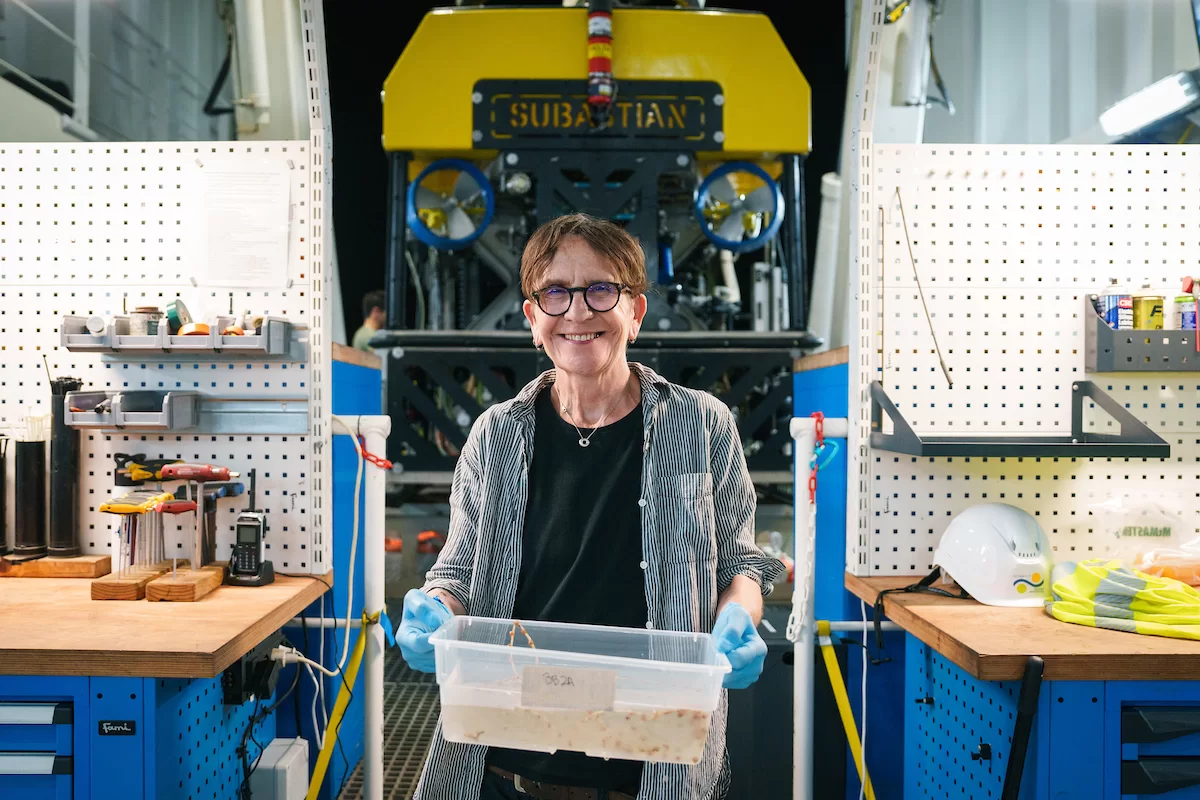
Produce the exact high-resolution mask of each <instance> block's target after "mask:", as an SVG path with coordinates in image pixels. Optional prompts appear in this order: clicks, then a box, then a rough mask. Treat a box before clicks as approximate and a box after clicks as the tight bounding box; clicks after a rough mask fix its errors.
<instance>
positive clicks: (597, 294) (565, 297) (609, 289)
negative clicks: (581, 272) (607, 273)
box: [533, 281, 629, 317]
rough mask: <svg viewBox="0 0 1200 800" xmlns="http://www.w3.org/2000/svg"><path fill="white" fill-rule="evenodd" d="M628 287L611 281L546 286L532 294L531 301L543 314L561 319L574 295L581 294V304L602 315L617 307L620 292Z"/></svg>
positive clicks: (569, 306) (568, 308) (568, 309)
mask: <svg viewBox="0 0 1200 800" xmlns="http://www.w3.org/2000/svg"><path fill="white" fill-rule="evenodd" d="M628 288H629V287H628V286H626V285H625V284H623V283H612V282H611V281H597V282H596V283H593V284H589V285H588V286H571V287H568V286H547V287H546V288H545V289H542V290H540V291H537V292H534V293H533V299H534V301H535V302H537V304H538V308H540V309H541V310H542V311H544V312H545V313H547V314H549V315H550V316H552V317H561V316H562V315H563V314H566V313H567V312H568V311H570V310H571V303H572V301H574V300H575V293H576V292H581V293H582V294H583V302H584V303H586V304H587V307H588V308H590V309H591V310H592V311H594V312H596V313H598V314H602V313H604V312H605V311H612V310H613V309H614V308H616V307H617V302H618V301H619V300H620V299H621V292H623V291H625V290H626V289H628Z"/></svg>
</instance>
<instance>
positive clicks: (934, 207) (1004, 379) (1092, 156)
mask: <svg viewBox="0 0 1200 800" xmlns="http://www.w3.org/2000/svg"><path fill="white" fill-rule="evenodd" d="M1193 150H1194V148H1192V149H1189V148H1186V147H1174V146H1167V147H1163V146H1157V147H1144V146H1143V147H1128V146H1126V147H1093V146H1084V147H1066V146H1053V145H1029V146H1021V145H1007V146H1005V145H883V146H877V147H876V148H875V149H874V151H873V153H872V156H873V158H872V159H871V165H870V169H871V171H872V173H873V175H874V177H875V182H874V186H873V187H872V191H873V198H874V199H873V203H874V205H875V214H874V216H873V217H872V218H871V219H865V218H864V221H863V225H862V227H863V228H864V229H865V228H866V227H867V226H868V225H870V224H873V226H874V228H873V229H874V232H875V235H874V237H872V241H873V243H874V244H876V245H878V246H879V252H878V253H877V254H876V256H875V258H873V259H872V260H871V261H870V262H869V263H867V262H864V263H865V265H866V266H867V269H866V270H865V271H864V274H863V281H862V283H863V286H862V289H863V290H864V291H863V296H862V297H860V304H859V310H860V318H859V322H860V328H859V330H860V341H859V342H858V344H859V348H860V351H859V352H860V355H861V361H860V366H861V367H862V368H861V369H860V370H859V385H858V390H859V397H860V398H864V399H865V398H866V395H865V391H866V388H867V385H868V383H869V382H870V381H871V380H881V381H882V382H883V384H884V386H885V388H886V390H887V392H888V394H889V396H890V397H891V398H892V400H893V401H894V402H895V403H896V406H897V408H898V410H899V411H900V412H901V413H902V414H903V415H904V416H905V418H906V419H907V420H908V422H909V423H910V424H911V425H912V427H913V429H914V430H915V431H917V432H918V433H920V434H959V435H980V436H1004V435H1013V436H1029V435H1060V436H1061V435H1064V434H1066V433H1068V432H1069V431H1070V427H1071V392H1072V388H1071V387H1072V382H1073V381H1076V380H1084V379H1086V380H1092V381H1094V382H1095V383H1097V384H1098V386H1099V387H1100V388H1101V389H1102V390H1104V391H1105V392H1106V393H1108V394H1109V395H1111V396H1112V397H1113V398H1114V399H1115V400H1117V401H1118V402H1119V403H1121V404H1122V405H1123V406H1124V407H1125V408H1127V409H1129V410H1130V411H1131V412H1132V413H1133V414H1134V415H1135V416H1136V417H1137V418H1138V419H1140V420H1142V421H1143V422H1144V423H1146V424H1147V425H1148V426H1149V427H1150V428H1152V429H1153V430H1154V431H1155V432H1156V433H1158V434H1159V435H1160V436H1162V437H1163V438H1164V439H1165V440H1166V441H1167V442H1168V443H1169V444H1170V445H1171V457H1170V458H1167V459H1111V458H1097V459H1085V458H1078V459H1070V458H1059V459H1053V458H1043V459H1037V458H1025V459H1015V458H969V459H968V458H932V459H931V458H913V457H911V456H907V455H898V454H895V453H889V452H884V451H876V450H867V451H866V452H867V453H868V457H867V459H866V460H867V465H866V466H867V468H868V471H869V475H868V477H867V480H866V481H865V487H864V488H866V489H867V491H866V493H865V503H862V506H863V508H862V510H863V511H864V512H865V514H864V515H863V517H861V518H860V519H865V521H866V522H867V526H866V527H867V531H866V532H867V534H868V539H869V546H868V552H867V554H866V555H867V558H866V559H865V561H864V560H862V559H859V560H858V561H857V563H855V561H853V560H851V559H849V558H848V562H847V563H848V565H849V567H850V568H851V569H855V570H856V571H858V572H859V573H861V574H880V573H893V574H922V573H925V572H927V571H928V570H929V569H930V568H931V567H932V558H933V550H934V548H935V546H936V544H937V542H938V540H939V538H940V536H941V534H942V532H943V531H944V529H945V527H946V525H947V523H948V522H949V521H950V519H951V518H952V517H953V516H954V515H955V514H956V513H958V512H959V511H961V510H963V509H965V508H966V507H968V506H970V505H973V504H975V503H979V502H988V501H1003V502H1011V503H1013V504H1014V505H1017V506H1019V507H1021V508H1024V509H1026V510H1028V511H1029V512H1030V513H1033V514H1035V515H1036V516H1037V517H1038V519H1039V521H1040V522H1041V524H1042V526H1043V528H1044V529H1045V530H1046V532H1047V534H1048V535H1049V537H1050V540H1051V544H1052V545H1053V547H1054V548H1055V550H1056V557H1058V558H1073V557H1087V556H1088V555H1090V554H1095V553H1098V552H1100V551H1102V548H1103V547H1104V546H1105V544H1106V541H1107V539H1106V538H1105V534H1104V533H1103V532H1102V530H1101V526H1100V525H1099V524H1097V522H1098V521H1097V516H1096V514H1095V513H1094V511H1095V508H1096V507H1097V506H1098V505H1099V504H1101V503H1103V502H1105V501H1107V500H1110V499H1112V498H1119V499H1121V500H1122V501H1125V502H1132V501H1147V500H1149V501H1157V502H1158V503H1160V504H1161V505H1162V506H1163V507H1165V508H1166V509H1170V510H1171V511H1172V513H1174V514H1175V515H1176V516H1177V517H1179V527H1180V528H1181V529H1183V530H1184V531H1185V532H1193V533H1195V534H1197V535H1200V506H1198V504H1197V503H1196V498H1197V497H1200V494H1198V493H1197V492H1196V490H1195V488H1194V486H1195V482H1196V481H1197V480H1200V438H1197V437H1198V436H1200V413H1198V412H1200V378H1197V377H1196V375H1195V374H1194V373H1187V372H1184V373H1138V374H1132V373H1106V374H1088V373H1087V372H1086V370H1085V366H1084V340H1085V333H1084V324H1085V320H1086V317H1085V310H1086V303H1087V296H1088V294H1089V293H1091V292H1093V291H1097V290H1099V289H1101V288H1102V287H1103V286H1105V285H1106V284H1107V283H1108V281H1109V279H1110V278H1116V279H1118V280H1119V281H1120V282H1121V283H1122V284H1123V285H1125V286H1132V287H1140V286H1142V285H1143V284H1147V283H1148V284H1151V285H1152V286H1155V287H1158V288H1163V289H1167V290H1169V289H1170V287H1177V286H1178V285H1179V281H1180V279H1181V278H1182V277H1183V276H1184V275H1187V274H1195V273H1197V272H1200V223H1198V222H1197V221H1196V220H1197V219H1200V213H1198V212H1200V196H1197V195H1196V193H1195V191H1190V190H1194V188H1195V186H1196V184H1197V180H1198V178H1200V156H1198V155H1197V154H1196V153H1195V152H1193ZM897 187H898V188H899V190H900V197H901V198H902V201H903V207H904V217H905V218H906V219H907V225H908V235H909V238H910V239H911V245H912V259H910V257H909V251H908V247H907V244H906V241H905V234H904V227H903V223H902V218H901V214H900V207H899V203H898V201H897V195H896V189H897ZM880 207H882V211H883V215H884V216H883V225H882V227H881V225H880V221H879V216H878V211H879V208H880ZM872 220H873V222H872ZM914 260H915V265H916V269H917V270H918V271H919V275H920V283H921V286H922V287H923V288H924V295H925V301H926V303H927V305H928V309H929V318H930V320H931V321H932V325H933V329H934V331H935V332H936V334H937V341H938V344H939V345H940V347H941V351H942V354H943V356H944V357H945V361H946V364H947V366H948V367H949V369H950V374H951V376H952V377H953V379H954V386H953V388H951V387H950V386H948V384H947V381H946V379H945V378H944V376H943V375H942V371H941V368H940V366H939V364H938V359H937V354H936V352H935V350H934V347H933V340H932V338H931V334H930V323H929V321H927V320H926V316H925V311H924V309H923V306H922V303H921V298H920V294H919V292H918V290H917V283H916V280H915V278H914V271H913V261H914ZM860 412H861V413H862V414H869V402H866V403H864V405H863V407H862V408H860ZM1084 427H1085V430H1090V431H1097V432H1109V431H1110V429H1111V428H1112V427H1113V423H1112V420H1111V419H1110V418H1109V417H1108V415H1107V414H1105V413H1104V412H1103V411H1100V410H1098V409H1096V408H1095V407H1094V404H1092V403H1090V402H1089V403H1085V413H1084ZM860 485H861V484H860Z"/></svg>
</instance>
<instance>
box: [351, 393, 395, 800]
mask: <svg viewBox="0 0 1200 800" xmlns="http://www.w3.org/2000/svg"><path fill="white" fill-rule="evenodd" d="M338 416H339V417H340V418H341V419H342V420H344V421H345V422H346V424H347V425H348V426H349V427H350V428H351V430H354V431H358V432H360V433H362V435H363V438H364V439H365V440H366V444H365V445H364V446H365V448H366V450H367V451H368V452H370V453H374V454H376V455H379V456H382V455H383V454H384V453H385V452H387V437H388V434H389V433H391V430H392V420H391V418H390V417H385V416H362V417H342V416H341V415H340V414H339V415H338ZM339 432H340V428H339ZM363 483H364V484H365V487H366V491H365V496H366V502H365V506H366V508H365V511H366V514H365V517H364V525H363V595H364V597H363V608H364V609H365V610H366V612H367V613H368V614H375V613H376V612H378V611H380V610H381V609H382V608H383V603H384V585H385V578H384V557H383V554H384V549H385V548H384V540H385V538H386V537H385V530H384V522H385V515H386V499H387V498H386V494H387V476H386V475H385V474H384V471H383V470H382V469H380V468H379V467H376V466H374V465H371V464H368V465H366V467H365V472H364V476H363ZM357 533H358V532H357V531H355V535H357ZM360 635H362V636H366V637H367V645H366V654H365V658H364V664H363V683H364V685H365V689H364V691H363V790H364V791H363V797H365V798H367V800H383V653H384V637H383V628H382V627H381V626H379V625H368V626H367V627H366V629H365V630H364V631H363V633H362V634H360Z"/></svg>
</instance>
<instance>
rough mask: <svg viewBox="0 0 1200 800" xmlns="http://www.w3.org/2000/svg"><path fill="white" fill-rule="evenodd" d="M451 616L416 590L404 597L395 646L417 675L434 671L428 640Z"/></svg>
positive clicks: (424, 594)
mask: <svg viewBox="0 0 1200 800" xmlns="http://www.w3.org/2000/svg"><path fill="white" fill-rule="evenodd" d="M453 616H454V615H453V614H452V613H450V609H448V608H446V606H445V605H443V604H442V601H441V600H438V599H437V598H436V597H431V596H430V595H428V594H426V593H425V592H423V591H421V590H420V589H410V590H409V592H408V594H406V595H404V615H403V616H402V617H401V618H400V627H399V628H398V629H397V630H396V644H398V645H400V654H401V655H403V656H404V660H405V661H406V662H408V665H409V666H410V667H412V668H413V669H415V670H417V671H418V672H434V671H436V670H437V664H436V662H435V660H434V658H433V645H432V644H430V642H429V637H430V636H432V635H433V632H434V631H436V630H437V629H438V628H440V627H442V625H443V624H444V623H446V622H447V621H448V620H450V619H451V618H452V617H453Z"/></svg>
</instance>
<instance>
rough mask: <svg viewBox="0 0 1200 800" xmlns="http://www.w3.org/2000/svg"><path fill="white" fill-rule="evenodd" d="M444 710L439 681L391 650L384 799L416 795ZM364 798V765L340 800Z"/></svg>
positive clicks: (386, 674) (386, 695) (385, 710)
mask: <svg viewBox="0 0 1200 800" xmlns="http://www.w3.org/2000/svg"><path fill="white" fill-rule="evenodd" d="M440 709H441V704H440V703H439V702H438V688H437V680H436V678H435V677H434V676H433V675H427V674H424V673H421V672H413V671H412V670H411V669H409V668H408V665H407V664H405V663H404V659H402V658H401V657H400V651H399V650H397V649H394V648H393V649H391V650H389V651H388V653H387V658H386V660H385V662H384V684H383V796H384V797H385V798H387V800H409V798H411V797H412V796H413V792H415V791H416V789H417V779H418V778H420V777H421V769H422V768H423V767H424V766H425V757H426V756H427V755H428V754H429V743H430V741H431V740H432V739H433V731H434V728H436V727H437V719H438V713H439V712H440ZM362 795H363V774H362V764H361V763H360V764H359V765H358V766H357V767H355V769H354V773H353V774H352V775H351V776H350V779H349V780H348V781H346V787H345V788H344V789H343V790H342V794H341V798H340V800H359V798H361V797H362Z"/></svg>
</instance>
